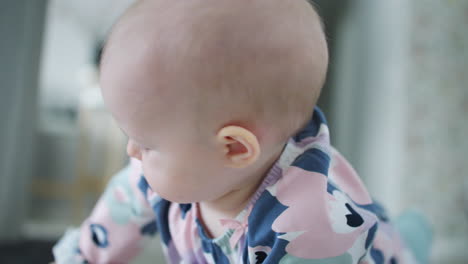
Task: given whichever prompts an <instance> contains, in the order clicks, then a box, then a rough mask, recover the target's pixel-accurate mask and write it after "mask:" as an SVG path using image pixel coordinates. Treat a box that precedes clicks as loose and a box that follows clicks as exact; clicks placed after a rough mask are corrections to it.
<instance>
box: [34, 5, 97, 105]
mask: <svg viewBox="0 0 468 264" xmlns="http://www.w3.org/2000/svg"><path fill="white" fill-rule="evenodd" d="M55 2H56V1H51V2H50V4H49V8H48V11H47V21H46V31H45V35H44V45H43V46H44V49H43V55H42V61H41V77H40V89H41V94H40V102H41V107H50V106H76V105H77V103H78V95H79V91H80V88H82V87H81V86H80V83H79V72H80V70H82V69H83V68H84V67H85V66H86V65H88V64H90V63H91V62H92V59H93V57H92V56H93V48H94V43H95V41H97V39H95V38H96V37H95V36H94V35H93V33H92V32H91V31H90V30H89V29H88V28H87V27H85V25H84V24H83V23H81V21H80V20H79V19H78V18H77V16H76V14H74V13H73V12H71V10H68V9H66V8H64V7H62V6H60V5H58V4H56V3H55Z"/></svg>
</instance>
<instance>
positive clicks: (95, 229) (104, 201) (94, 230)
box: [53, 160, 156, 264]
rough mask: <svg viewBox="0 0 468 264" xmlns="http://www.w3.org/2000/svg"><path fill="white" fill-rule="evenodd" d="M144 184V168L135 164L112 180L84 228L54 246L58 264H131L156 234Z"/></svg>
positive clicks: (69, 231)
mask: <svg viewBox="0 0 468 264" xmlns="http://www.w3.org/2000/svg"><path fill="white" fill-rule="evenodd" d="M145 184H146V181H145V180H144V178H143V176H142V170H141V164H140V163H139V162H138V161H136V160H132V161H131V163H130V164H129V165H128V166H127V167H126V168H124V169H123V170H121V171H120V172H118V173H117V174H116V175H115V176H114V177H113V178H112V179H111V181H110V182H109V184H108V186H107V187H106V190H105V192H104V194H103V195H102V196H101V198H100V199H99V201H98V202H97V204H96V206H95V208H94V209H93V212H92V213H91V215H90V216H89V218H87V219H86V220H85V221H84V222H83V224H82V225H81V227H80V228H77V229H70V230H68V231H67V232H66V233H65V235H64V236H63V237H62V238H61V239H60V241H59V242H58V243H57V244H56V245H55V246H54V248H53V254H54V258H55V262H56V263H57V264H65V263H66V264H74V263H80V264H81V263H129V262H130V261H131V260H132V259H133V258H134V257H136V256H137V255H138V253H140V252H141V250H142V249H143V245H144V244H145V242H148V240H149V239H150V238H151V237H154V236H155V234H156V216H155V213H154V211H153V210H152V208H151V205H150V202H149V201H148V199H147V197H146V193H145V192H146V190H147V188H146V189H145V188H143V187H142V186H145ZM153 198H154V197H153Z"/></svg>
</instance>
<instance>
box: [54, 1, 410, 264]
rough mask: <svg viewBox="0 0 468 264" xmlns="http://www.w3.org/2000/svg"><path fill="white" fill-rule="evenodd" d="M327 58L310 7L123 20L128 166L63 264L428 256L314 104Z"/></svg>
mask: <svg viewBox="0 0 468 264" xmlns="http://www.w3.org/2000/svg"><path fill="white" fill-rule="evenodd" d="M327 65H328V51H327V43H326V39H325V35H324V32H323V28H322V24H321V20H320V18H319V16H318V14H317V13H316V12H315V10H314V8H313V7H312V6H311V5H310V4H309V3H308V2H306V1H305V0H146V1H139V2H137V3H136V4H135V5H133V6H132V7H131V8H130V9H129V10H128V11H127V12H126V13H125V14H124V16H123V17H122V18H121V19H120V20H119V21H118V23H117V24H116V25H115V27H114V28H113V30H112V32H111V35H110V37H109V39H108V42H107V45H106V47H105V50H104V54H103V59H102V64H101V80H100V83H101V87H102V93H103V97H104V100H105V102H106V105H107V106H108V108H109V110H110V112H111V113H112V114H113V116H114V118H115V119H116V121H117V123H118V124H119V125H120V127H121V129H122V131H124V133H126V134H127V135H128V138H129V140H128V146H127V151H128V154H129V156H130V157H131V162H130V165H129V166H128V167H127V168H125V169H124V170H122V171H121V172H119V173H118V174H117V175H116V176H115V177H114V178H113V180H112V181H111V182H110V184H109V186H108V188H107V190H106V192H105V193H104V194H103V196H102V198H101V199H100V200H99V202H98V203H97V205H96V207H95V209H94V211H93V213H92V214H91V216H90V217H89V218H88V219H87V220H86V221H85V222H84V223H83V224H82V226H81V228H80V229H79V230H74V231H69V232H67V234H66V235H65V236H64V238H62V240H61V241H60V242H59V243H58V245H57V246H55V248H54V255H55V259H56V262H57V263H59V264H61V263H64V264H65V263H66V264H70V263H128V262H130V261H131V260H132V259H133V258H134V257H135V256H136V255H137V254H138V252H140V249H141V248H142V247H143V245H144V244H145V242H146V241H147V240H148V238H149V237H152V236H155V234H156V233H157V232H159V234H160V236H161V240H162V246H163V250H164V252H165V254H166V257H167V262H168V263H342V264H344V263H346V264H347V263H350V264H351V263H369V264H370V263H392V264H393V263H417V260H416V258H415V257H414V256H413V255H412V253H411V252H410V250H409V249H408V248H407V247H405V245H404V243H403V240H402V239H400V238H399V237H400V236H399V234H398V232H397V231H396V230H395V229H394V228H393V227H392V226H391V225H390V224H389V223H388V219H387V217H386V216H385V214H384V212H383V210H382V209H381V207H379V206H378V205H377V204H376V203H374V202H373V201H372V199H371V197H370V196H369V194H368V192H367V191H366V189H365V188H364V186H363V184H362V182H361V180H360V179H359V177H358V175H357V174H356V172H355V171H354V170H353V168H352V167H351V166H350V165H349V164H348V162H347V161H346V160H345V159H344V158H343V157H342V156H341V155H340V154H339V153H338V152H337V151H336V150H335V149H333V147H331V145H330V139H329V133H328V127H327V125H326V121H325V117H324V115H323V113H322V112H321V111H320V110H319V109H318V108H317V107H315V104H316V102H317V98H318V96H319V94H320V90H321V88H322V86H323V83H324V80H325V76H326V72H327Z"/></svg>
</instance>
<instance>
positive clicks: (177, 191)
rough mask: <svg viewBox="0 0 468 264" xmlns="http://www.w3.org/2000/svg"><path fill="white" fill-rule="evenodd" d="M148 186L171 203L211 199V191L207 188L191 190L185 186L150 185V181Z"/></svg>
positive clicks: (187, 202)
mask: <svg viewBox="0 0 468 264" xmlns="http://www.w3.org/2000/svg"><path fill="white" fill-rule="evenodd" d="M150 186H151V189H152V190H153V191H154V192H155V193H156V194H158V195H159V196H160V197H161V198H163V199H165V200H167V201H170V202H173V203H179V204H189V203H195V202H201V201H207V200H211V199H213V197H212V193H210V192H209V191H207V190H199V191H196V192H193V191H188V190H184V189H185V188H177V187H176V186H161V185H159V184H153V185H152V184H151V183H150Z"/></svg>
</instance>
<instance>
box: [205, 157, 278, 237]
mask: <svg viewBox="0 0 468 264" xmlns="http://www.w3.org/2000/svg"><path fill="white" fill-rule="evenodd" d="M282 150H283V148H280V149H279V150H278V151H276V152H275V154H274V155H272V156H271V158H270V159H269V160H268V161H267V162H265V165H264V166H262V167H261V168H260V169H258V170H257V171H256V172H254V173H252V175H250V176H249V177H248V179H250V180H249V181H246V182H244V183H243V184H242V185H241V186H239V187H238V188H235V189H233V190H232V191H230V192H228V193H226V194H225V195H223V196H221V197H220V198H218V199H216V200H213V201H203V202H200V203H199V209H200V215H199V216H200V217H201V220H202V222H203V223H204V225H205V228H206V229H208V231H209V233H211V234H212V235H213V236H217V235H219V233H222V232H220V230H221V229H222V228H221V226H220V224H219V220H220V219H234V218H236V216H237V215H238V214H239V213H240V212H242V210H243V209H244V208H245V207H246V206H247V205H248V203H249V202H250V199H251V197H252V195H253V194H254V193H255V192H256V191H257V189H258V187H259V186H260V185H261V184H262V182H263V180H264V178H265V177H266V175H267V173H268V172H269V170H270V168H271V167H272V166H273V164H274V163H275V162H276V160H277V159H278V158H279V156H280V155H281V153H282ZM215 230H218V232H216V231H215Z"/></svg>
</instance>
